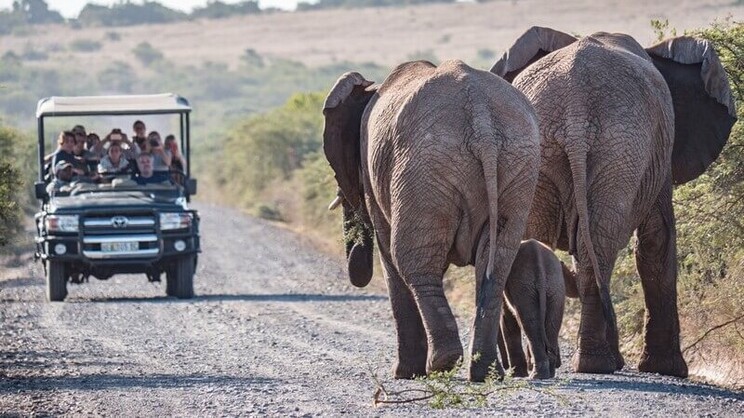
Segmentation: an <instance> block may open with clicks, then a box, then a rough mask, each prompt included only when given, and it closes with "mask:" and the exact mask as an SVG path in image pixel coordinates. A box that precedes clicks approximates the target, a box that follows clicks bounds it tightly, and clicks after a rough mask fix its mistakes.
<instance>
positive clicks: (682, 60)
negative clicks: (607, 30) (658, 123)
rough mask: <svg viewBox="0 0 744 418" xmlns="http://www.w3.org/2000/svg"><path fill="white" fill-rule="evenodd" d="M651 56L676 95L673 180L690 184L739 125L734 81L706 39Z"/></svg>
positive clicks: (676, 42) (667, 43)
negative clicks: (733, 87) (732, 87)
mask: <svg viewBox="0 0 744 418" xmlns="http://www.w3.org/2000/svg"><path fill="white" fill-rule="evenodd" d="M646 52H647V53H648V54H649V55H650V56H651V59H652V60H653V63H654V65H655V66H656V68H657V69H658V70H659V72H661V75H662V76H664V79H665V80H666V82H667V85H668V86H669V90H670V91H671V93H672V101H673V103H674V149H673V151H672V180H673V182H674V184H682V183H686V182H688V181H690V180H692V179H695V178H697V177H698V176H699V175H701V174H702V173H703V172H704V171H705V170H706V169H707V168H708V166H709V165H710V164H711V163H712V162H713V161H715V159H716V158H717V157H718V154H720V153H721V150H722V149H723V146H724V145H726V141H727V140H728V137H729V133H731V127H732V126H733V125H734V123H735V122H736V108H735V106H734V99H733V96H732V94H731V89H730V87H729V80H728V77H727V76H726V71H725V70H724V69H723V66H722V65H721V62H720V61H719V59H718V55H716V52H715V50H714V49H713V45H712V44H711V43H710V42H708V41H706V40H704V39H697V38H692V37H689V36H680V37H677V38H671V39H667V40H664V41H662V42H660V43H658V44H656V45H654V46H652V47H650V48H646Z"/></svg>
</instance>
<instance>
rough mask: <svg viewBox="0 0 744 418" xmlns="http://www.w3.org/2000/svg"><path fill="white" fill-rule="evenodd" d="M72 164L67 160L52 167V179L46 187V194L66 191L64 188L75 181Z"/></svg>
mask: <svg viewBox="0 0 744 418" xmlns="http://www.w3.org/2000/svg"><path fill="white" fill-rule="evenodd" d="M74 170H75V168H74V166H73V164H72V163H71V162H69V161H67V160H60V161H59V162H57V164H55V165H54V179H53V180H52V181H51V182H50V183H49V184H48V185H47V193H49V194H50V195H51V194H54V193H56V192H64V191H66V190H65V188H66V186H69V185H70V183H71V182H72V181H73V180H75V178H76V175H75V172H74Z"/></svg>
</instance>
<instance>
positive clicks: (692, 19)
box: [0, 0, 744, 71]
mask: <svg viewBox="0 0 744 418" xmlns="http://www.w3.org/2000/svg"><path fill="white" fill-rule="evenodd" d="M729 14H731V15H733V16H739V17H740V16H742V15H744V4H742V2H732V1H731V0H702V1H691V0H682V1H677V0H659V1H654V2H649V1H645V0H623V1H591V0H566V1H561V2H553V1H548V0H534V1H521V0H520V1H517V0H513V1H493V2H489V3H483V4H476V3H458V4H454V5H441V4H440V5H429V6H416V7H406V8H385V9H359V10H324V11H312V12H300V13H274V14H266V15H256V16H243V17H235V18H231V19H224V20H196V21H192V22H182V23H175V24H166V25H143V26H134V27H122V28H84V29H72V28H69V27H63V26H59V25H50V26H43V27H35V28H34V33H31V34H27V35H22V36H16V35H9V36H4V37H0V55H2V54H4V53H5V52H7V51H10V50H12V51H15V52H16V53H19V54H20V53H22V52H23V50H24V48H26V46H27V45H29V46H32V47H33V48H35V49H38V50H46V51H48V53H49V57H50V59H49V60H48V61H47V62H46V64H45V65H57V63H64V64H65V65H69V63H71V62H73V63H75V65H78V66H81V67H82V68H88V69H91V70H93V71H99V70H101V69H102V68H104V67H106V65H107V64H108V62H110V61H112V60H122V61H126V62H129V63H132V64H133V66H134V67H139V65H138V63H137V61H136V59H135V57H134V55H133V54H132V52H131V51H132V49H133V48H134V47H135V46H136V45H137V44H139V43H140V42H143V41H147V42H149V43H150V44H152V45H153V46H154V47H155V48H156V49H158V50H160V51H162V52H163V53H164V54H165V57H166V58H167V59H170V60H172V61H174V62H177V63H179V64H197V65H199V64H201V63H203V62H205V61H214V62H223V63H227V64H229V65H230V66H231V67H235V66H236V65H237V63H238V62H239V57H240V56H241V55H242V54H243V52H244V51H245V50H246V49H247V48H252V49H254V50H255V51H256V52H258V53H259V54H260V55H262V56H266V57H281V58H288V59H292V60H296V61H299V62H302V63H304V64H306V65H310V66H320V65H327V64H331V63H334V62H341V61H351V62H368V61H369V62H375V63H379V64H384V65H389V66H392V65H394V64H396V63H398V62H401V61H405V60H406V59H408V58H410V57H411V56H414V55H417V54H420V53H422V52H424V51H431V52H432V53H433V54H435V55H436V56H437V57H438V58H440V59H446V58H460V59H463V60H466V61H469V60H472V59H473V58H474V57H475V56H476V55H477V51H478V50H481V49H490V50H493V51H496V52H498V53H501V52H502V51H503V50H504V49H505V48H506V47H508V45H509V44H510V43H511V42H512V41H513V40H514V39H515V38H516V37H517V36H518V35H519V34H521V33H522V32H524V30H525V29H527V28H528V27H529V26H532V25H542V26H551V27H554V28H556V29H560V30H563V31H566V32H570V33H578V34H589V33H592V32H596V31H600V30H603V31H609V32H625V33H629V34H631V35H633V36H634V37H635V38H636V39H638V40H639V41H640V42H641V43H642V44H650V43H651V42H652V40H653V37H654V35H653V32H652V30H651V29H650V26H649V21H650V20H651V19H662V20H663V19H669V22H670V26H671V27H676V28H677V29H680V30H682V29H685V28H695V27H701V26H706V25H708V24H709V23H710V22H712V21H713V20H714V19H716V18H723V17H726V16H727V15H729ZM109 31H114V32H117V33H118V34H120V35H121V40H119V41H111V40H107V39H106V37H105V34H106V32H109ZM76 39H87V40H94V41H100V42H101V43H102V48H101V50H100V51H96V52H93V53H90V52H76V51H72V50H71V49H70V47H69V45H70V43H71V42H73V41H74V40H76ZM140 71H144V69H142V68H140Z"/></svg>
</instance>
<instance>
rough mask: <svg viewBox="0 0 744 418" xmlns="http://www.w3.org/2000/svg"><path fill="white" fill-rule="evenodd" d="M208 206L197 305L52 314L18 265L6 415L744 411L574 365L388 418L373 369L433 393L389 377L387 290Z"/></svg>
mask: <svg viewBox="0 0 744 418" xmlns="http://www.w3.org/2000/svg"><path fill="white" fill-rule="evenodd" d="M198 209H199V210H200V211H201V214H202V219H203V221H202V236H203V250H204V252H203V253H202V254H201V255H200V259H199V267H198V270H197V276H196V279H195V283H196V284H195V291H196V294H197V295H198V296H197V297H196V298H195V299H193V300H190V301H180V300H177V299H172V298H167V297H165V296H163V295H164V294H165V290H164V284H149V283H147V281H146V279H145V277H144V275H142V276H120V277H119V276H117V277H114V278H112V279H110V280H108V281H98V280H96V279H91V283H88V284H86V285H82V286H75V285H70V286H69V289H70V294H69V296H68V299H67V301H66V302H64V303H47V302H45V301H44V280H43V272H42V269H41V265H40V264H36V263H33V262H32V260H30V259H29V258H28V257H25V258H23V259H22V260H21V261H20V262H18V263H16V264H13V265H10V266H6V268H5V269H4V271H3V272H2V273H0V415H10V416H13V415H23V416H26V415H109V416H158V415H179V416H184V415H185V416H194V415H198V416H224V415H227V416H252V415H255V416H265V415H271V416H338V415H351V416H422V415H430V416H447V417H450V416H473V415H494V414H496V415H541V416H554V415H558V416H566V415H594V416H633V417H636V416H658V415H670V416H679V415H684V416H744V394H743V393H740V392H732V391H728V390H725V389H721V388H718V387H715V386H708V385H702V384H697V383H693V382H690V381H687V380H681V379H675V378H668V377H661V376H655V375H648V374H640V373H638V372H636V371H633V370H624V371H622V372H620V373H616V374H614V375H610V376H604V375H601V376H600V375H586V374H575V373H570V372H569V371H568V368H567V365H568V357H567V358H566V359H565V361H564V366H563V367H562V368H561V369H560V370H559V372H558V374H559V376H558V379H556V380H554V381H548V382H540V383H534V384H530V385H529V386H528V388H523V389H519V390H513V391H509V392H507V393H505V394H504V395H503V396H501V397H496V396H491V397H489V399H488V406H486V407H480V408H448V409H445V410H435V409H432V408H431V407H430V406H429V405H428V404H427V403H426V402H417V403H406V404H400V405H385V406H382V407H377V408H375V407H373V406H372V397H373V394H374V392H375V388H376V386H375V382H374V379H373V377H372V374H373V373H374V374H375V375H377V376H378V377H379V378H380V379H382V380H383V382H384V385H385V387H386V388H387V389H388V390H390V391H400V390H404V389H414V388H419V389H420V388H422V387H423V386H422V384H421V383H420V382H401V381H392V380H391V379H390V368H391V366H392V364H393V361H394V353H395V335H394V330H393V321H392V315H391V312H390V308H389V304H388V301H387V297H386V295H385V294H384V293H380V292H377V291H374V290H359V289H356V288H353V287H351V286H350V285H348V284H347V283H346V280H345V279H344V277H345V276H344V273H343V263H341V262H340V260H336V259H334V258H332V257H329V256H327V255H324V254H322V253H319V252H317V251H316V250H315V249H314V248H313V246H312V245H311V244H310V243H309V242H307V241H305V240H304V239H303V238H302V237H299V236H297V235H295V234H293V233H292V232H290V231H287V230H284V229H282V228H278V227H276V226H273V225H271V224H270V223H267V222H264V221H261V220H257V219H254V218H251V217H248V216H245V215H243V214H241V213H239V212H237V211H235V210H231V209H226V208H222V207H219V206H212V205H207V204H201V205H199V206H198ZM468 323H469V320H468V318H461V321H460V326H461V328H460V330H461V334H462V338H463V342H466V341H467V335H466V334H467V324H468ZM570 354H571V353H570V350H569V349H568V348H566V349H565V350H564V355H565V356H570ZM461 376H464V373H461ZM458 379H459V380H460V381H462V377H460V378H458ZM549 391H553V392H554V393H555V394H556V395H557V396H556V395H551V394H550V393H548V392H549Z"/></svg>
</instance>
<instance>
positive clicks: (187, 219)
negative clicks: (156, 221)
mask: <svg viewBox="0 0 744 418" xmlns="http://www.w3.org/2000/svg"><path fill="white" fill-rule="evenodd" d="M190 226H191V214H190V213H180V212H176V213H168V212H166V213H161V214H160V229H161V230H167V229H185V228H188V227H190Z"/></svg>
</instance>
